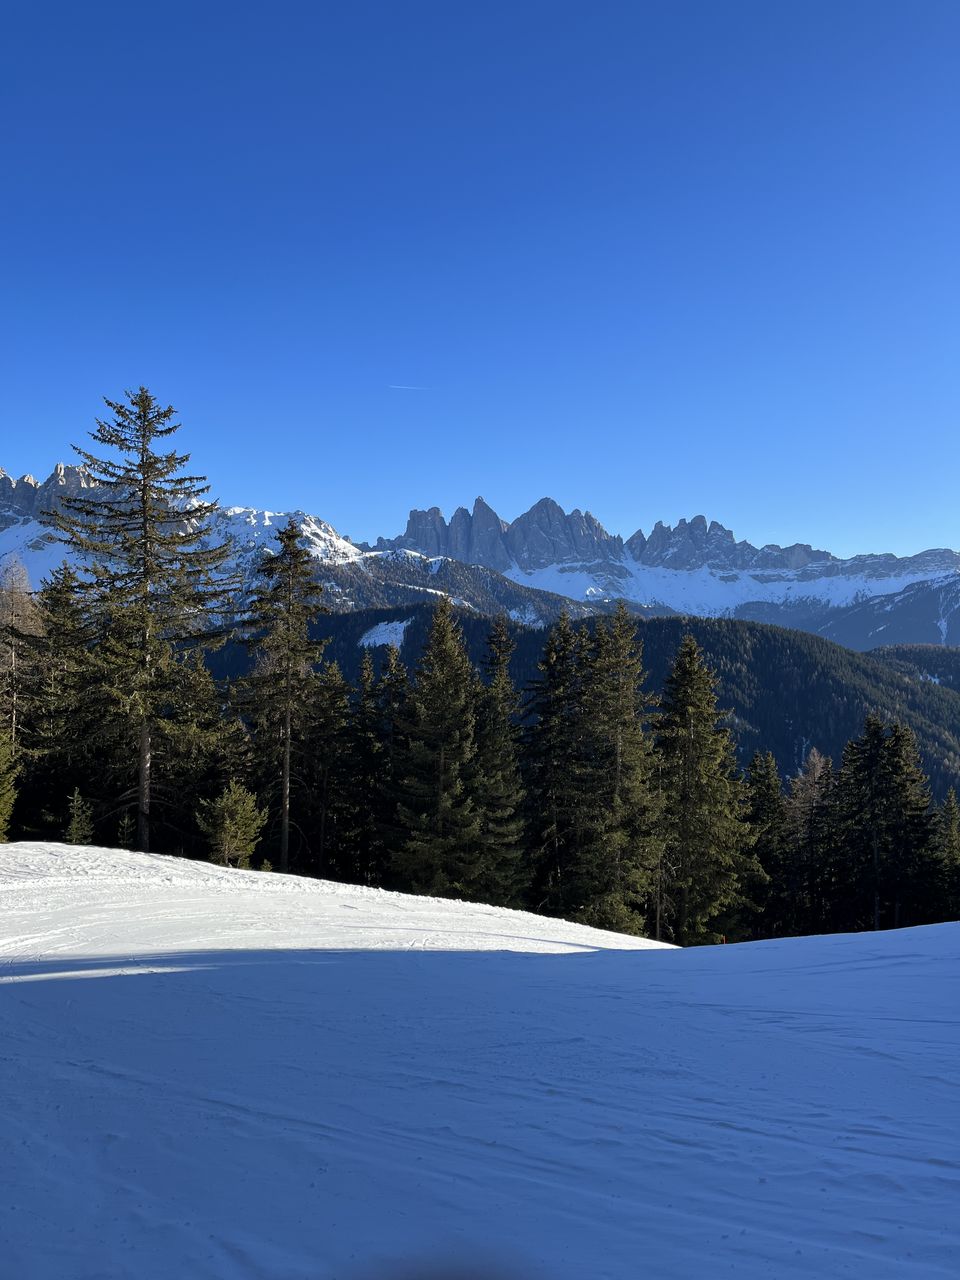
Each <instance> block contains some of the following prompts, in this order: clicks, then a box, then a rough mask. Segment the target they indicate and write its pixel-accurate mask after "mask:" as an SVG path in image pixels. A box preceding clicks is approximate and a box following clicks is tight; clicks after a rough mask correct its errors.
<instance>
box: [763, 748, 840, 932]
mask: <svg viewBox="0 0 960 1280" xmlns="http://www.w3.org/2000/svg"><path fill="white" fill-rule="evenodd" d="M835 846H836V776H835V774H834V771H833V762H832V761H831V760H830V758H829V757H828V756H824V755H821V753H820V752H819V751H818V750H817V748H816V747H812V748H811V749H810V751H809V752H808V753H807V757H806V759H805V760H804V762H803V768H802V769H801V770H800V772H799V773H797V774H795V775H794V777H792V778H791V779H790V782H789V789H788V793H787V798H786V801H785V804H784V822H783V832H782V841H781V857H780V862H779V867H778V869H777V871H776V872H774V871H771V873H770V874H771V881H770V886H769V890H768V894H767V909H766V918H765V936H767V937H787V936H796V935H801V934H808V933H822V932H823V931H824V930H825V929H828V928H829V927H830V919H831V907H830V903H831V900H832V898H833V895H834V883H833V882H834V850H835Z"/></svg>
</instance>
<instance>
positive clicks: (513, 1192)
mask: <svg viewBox="0 0 960 1280" xmlns="http://www.w3.org/2000/svg"><path fill="white" fill-rule="evenodd" d="M958 952H960V927H958V926H954V925H942V926H936V927H931V928H926V929H914V930H903V931H900V932H897V933H882V934H877V935H861V936H842V937H830V938H810V939H798V940H788V941H780V942H768V943H758V944H753V945H749V946H738V947H733V946H730V947H715V948H703V949H697V950H688V951H679V950H675V949H672V948H658V947H656V946H654V945H653V944H649V943H645V942H643V941H642V940H640V939H633V938H624V937H621V936H618V935H613V934H605V933H602V932H599V931H596V930H591V929H585V928H581V927H579V926H576V925H571V924H566V923H564V922H560V921H555V920H547V919H544V918H542V917H538V916H532V915H526V914H523V913H519V912H509V911H503V910H498V909H495V908H489V907H478V906H472V905H469V904H462V903H453V902H443V901H436V900H430V899H422V898H411V897H404V896H402V895H398V894H387V893H381V892H378V891H375V890H364V889H357V888H353V887H348V886H343V885H334V884H329V883H324V882H317V881H307V880H299V879H295V878H293V877H282V876H277V875H262V874H258V873H255V872H246V873H245V872H236V871H223V870H219V869H216V868H212V867H209V866H204V865H198V864H194V863H188V862H184V861H181V860H175V859H169V858H162V857H155V856H147V855H142V854H132V853H122V852H115V851H109V850H103V849H74V848H70V847H67V846H60V845H43V844H19V845H17V844H14V845H0V1098H2V1099H3V1106H2V1108H0V1274H2V1275H3V1276H4V1277H6V1276H9V1277H11V1278H12V1277H16V1278H17V1280H125V1278H127V1277H130V1278H131V1280H133V1278H136V1280H168V1278H169V1277H173V1276H177V1277H190V1280H200V1278H210V1280H214V1278H215V1280H254V1278H256V1280H399V1278H400V1277H403V1278H404V1280H413V1277H417V1280H427V1278H428V1277H429V1278H431V1280H464V1278H465V1277H467V1276H470V1277H475V1278H476V1280H481V1277H482V1278H483V1280H502V1278H503V1277H509V1278H510V1280H521V1278H522V1280H574V1278H576V1280H591V1278H594V1277H596V1278H598V1280H599V1278H602V1277H611V1278H613V1277H615V1278H616V1280H628V1278H629V1280H632V1278H633V1277H643V1276H649V1277H651V1280H654V1278H655V1280H672V1278H679V1277H683V1278H684V1280H688V1278H689V1280H693V1278H696V1280H700V1278H701V1277H707V1276H711V1277H712V1276H719V1275H734V1276H736V1277H738V1278H740V1280H755V1278H759V1277H765V1278H772V1280H781V1278H784V1280H787V1278H789V1277H800V1276H803V1277H834V1276H836V1277H864V1278H870V1280H885V1278H892V1277H897V1278H898V1280H900V1278H903V1277H910V1278H911V1280H912V1278H913V1277H946V1276H950V1277H953V1276H955V1275H956V1274H957V1259H958V1257H960V1226H958V1223H960V1214H958V1205H960V1034H958V1020H960V990H958V982H957V975H958Z"/></svg>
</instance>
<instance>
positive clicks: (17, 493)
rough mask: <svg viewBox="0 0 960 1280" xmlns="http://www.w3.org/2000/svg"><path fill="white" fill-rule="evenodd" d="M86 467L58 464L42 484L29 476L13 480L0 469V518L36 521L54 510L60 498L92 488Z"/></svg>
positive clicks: (91, 481)
mask: <svg viewBox="0 0 960 1280" xmlns="http://www.w3.org/2000/svg"><path fill="white" fill-rule="evenodd" d="M94 483H95V482H94V481H93V480H92V478H91V476H90V473H89V472H88V471H87V469H86V467H82V466H80V467H73V466H68V465H66V464H64V463H62V462H58V463H57V465H56V466H55V467H54V469H53V471H52V472H51V473H50V475H49V476H47V478H46V480H44V481H43V482H42V483H41V482H40V481H38V480H36V479H34V477H33V476H31V475H24V476H21V477H20V479H19V480H14V478H13V477H12V476H11V475H8V474H7V472H6V471H4V470H3V468H2V467H0V518H2V517H6V519H7V520H8V521H9V520H10V519H11V518H24V517H30V518H39V517H41V516H42V515H43V513H44V512H45V511H51V510H55V509H56V508H57V507H58V506H59V503H60V500H61V498H63V497H65V496H69V495H72V494H75V493H79V492H80V490H81V489H89V488H92V487H93V486H94Z"/></svg>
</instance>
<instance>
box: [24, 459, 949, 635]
mask: <svg viewBox="0 0 960 1280" xmlns="http://www.w3.org/2000/svg"><path fill="white" fill-rule="evenodd" d="M88 487H89V478H88V476H87V474H86V473H85V471H84V470H83V469H82V468H80V467H70V466H63V465H62V464H60V465H58V466H57V467H56V468H55V469H54V471H53V473H52V474H51V475H50V476H49V477H48V479H47V480H45V481H43V483H38V482H37V481H36V480H34V479H33V477H32V476H24V477H22V478H21V479H19V480H14V479H12V478H11V477H10V476H8V475H6V473H5V472H3V471H2V470H0V568H2V566H3V564H4V562H8V563H9V562H10V561H11V560H13V559H17V558H19V559H20V560H22V561H23V563H24V565H25V566H26V568H27V571H28V573H29V575H30V578H31V580H32V581H33V582H34V583H35V584H36V583H38V582H39V580H40V579H41V578H42V577H43V576H44V575H45V574H46V573H48V572H49V571H50V570H51V569H52V568H53V567H54V566H55V565H56V564H58V563H59V562H60V560H61V559H62V557H63V548H62V546H61V545H60V544H59V543H57V542H56V540H55V539H54V537H53V535H52V533H51V531H50V529H49V528H48V527H47V526H46V523H45V516H44V513H45V512H48V511H50V510H54V509H56V507H57V506H58V504H59V502H60V501H61V500H62V498H63V497H64V496H65V495H68V494H72V493H76V492H79V491H81V490H83V489H85V488H88ZM292 514H293V515H294V517H295V519H296V520H297V522H298V523H299V524H300V526H301V528H302V530H303V535H304V538H305V540H306V544H307V546H308V547H309V548H310V550H311V552H312V553H313V555H314V556H315V557H316V558H317V560H318V561H320V562H321V563H322V565H323V570H322V576H323V581H324V584H325V587H326V589H327V605H328V607H329V608H332V609H335V610H338V611H344V610H352V609H358V608H365V607H371V606H385V605H403V606H406V605H408V604H416V603H422V602H423V601H425V600H429V599H430V597H431V596H437V595H448V596H450V597H451V598H452V599H453V600H454V601H455V602H457V603H458V604H460V605H462V606H464V607H466V608H472V609H475V610H477V611H479V612H482V613H494V612H500V611H505V612H507V613H509V614H511V615H512V616H513V617H514V618H515V619H516V620H517V621H520V622H524V623H527V624H529V625H534V626H536V625H542V624H543V623H546V622H549V621H551V620H552V619H553V618H555V617H556V616H557V614H558V613H559V611H560V610H561V609H562V608H564V607H568V608H570V610H571V612H573V613H574V614H575V615H582V614H585V613H589V612H598V611H605V610H607V609H610V608H612V607H613V604H614V602H615V601H617V600H620V599H622V600H625V601H627V603H628V604H629V605H630V607H631V608H632V609H634V610H635V611H636V612H637V613H639V614H646V615H654V616H656V615H669V614H686V615H697V616H703V617H734V618H747V619H750V620H752V621H759V622H773V623H779V624H781V625H783V626H789V627H796V628H799V629H800V630H804V631H812V632H815V633H817V634H822V635H825V636H828V637H829V638H831V639H834V640H837V641H839V642H840V643H842V644H845V645H847V646H848V647H850V648H854V649H869V648H873V647H875V646H877V645H881V644H892V643H900V644H903V643H913V644H916V643H929V644H960V553H958V552H957V551H951V550H947V549H942V548H941V549H936V550H930V551H923V552H921V553H920V554H918V555H915V556H909V557H897V556H894V555H858V556H853V557H851V558H849V559H846V560H843V559H839V558H838V557H836V556H834V555H831V554H830V553H829V552H828V551H821V550H817V549H815V548H813V547H812V546H810V545H808V544H806V543H795V544H794V545H792V546H789V547H780V546H776V545H773V544H770V545H767V546H763V547H755V546H753V545H752V544H751V543H749V542H738V541H737V540H736V539H735V538H734V535H733V534H732V533H731V531H730V530H729V529H726V528H724V526H723V525H721V524H718V523H717V522H716V521H712V522H710V523H708V522H707V520H706V519H705V518H704V517H703V516H696V517H694V519H692V520H689V521H688V520H681V521H680V522H679V523H678V524H677V525H676V526H675V527H673V528H671V527H670V526H668V525H664V524H662V523H657V524H656V525H655V526H654V527H653V529H652V530H651V531H650V533H649V534H644V533H643V532H642V531H640V530H638V531H637V532H636V533H634V534H633V535H632V536H631V537H629V538H627V539H623V538H621V537H619V536H618V535H616V534H610V533H608V532H607V531H606V530H605V529H604V528H603V526H602V525H601V524H600V522H599V521H598V520H597V519H596V517H594V516H592V515H591V514H590V513H589V512H581V511H579V510H574V511H572V512H565V511H564V510H563V509H562V508H561V507H560V506H559V505H558V504H557V503H556V502H554V501H553V500H552V499H550V498H543V499H541V500H540V501H539V502H537V503H536V504H535V505H534V506H533V507H531V508H530V510H529V511H527V512H525V513H524V514H523V515H521V516H518V517H517V519H515V520H513V521H509V522H508V521H506V520H502V519H501V518H500V516H498V515H497V513H496V512H495V511H494V510H493V509H492V508H491V507H490V506H489V505H488V504H487V503H486V502H484V501H483V499H482V498H478V499H477V500H476V502H475V503H474V506H473V510H472V511H468V510H467V509H466V508H464V507H460V508H459V509H458V510H457V511H455V512H454V514H453V516H452V517H451V518H450V520H449V521H447V520H446V519H445V518H444V516H443V515H442V513H441V512H440V510H439V509H438V508H437V507H432V508H430V510H428V511H419V510H415V511H411V513H410V518H409V520H408V522H407V527H406V530H405V531H404V533H403V534H402V535H400V536H399V537H397V538H390V539H386V538H380V539H379V540H378V542H377V544H376V546H374V547H370V546H368V545H366V544H360V545H357V544H355V543H353V542H351V541H349V540H348V539H347V538H344V537H342V536H341V535H340V534H339V533H338V532H337V531H336V530H335V529H334V528H333V527H332V526H331V525H330V524H328V523H327V522H326V521H324V520H322V519H321V518H320V517H319V516H315V515H309V514H307V513H306V512H302V511H297V512H294V513H292ZM288 518H289V513H285V512H270V511H265V510H260V509H258V508H255V507H225V508H223V509H222V510H221V511H220V512H219V513H218V516H217V519H216V527H215V530H214V533H215V536H216V537H217V538H218V539H219V538H230V539H231V540H232V542H233V544H234V546H235V548H236V552H235V560H234V567H235V568H236V570H237V571H238V572H239V573H240V574H241V576H242V577H243V578H244V579H245V580H249V577H250V575H251V574H252V572H253V569H254V566H255V564H256V562H257V560H258V558H259V556H260V555H261V553H262V551H263V548H264V547H267V548H269V547H270V546H271V544H272V542H273V537H274V534H275V532H276V530H277V529H278V528H279V527H280V526H281V525H282V524H284V523H285V522H286V521H287V519H288Z"/></svg>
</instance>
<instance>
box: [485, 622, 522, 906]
mask: <svg viewBox="0 0 960 1280" xmlns="http://www.w3.org/2000/svg"><path fill="white" fill-rule="evenodd" d="M512 653H513V640H512V638H511V636H510V629H509V627H508V626H507V622H506V619H505V618H503V617H499V618H497V619H496V620H495V621H494V623H493V626H492V628H491V630H490V633H489V635H488V637H487V655H486V659H485V662H484V667H485V670H486V676H487V684H486V686H485V687H484V688H482V689H481V690H480V691H479V693H478V699H477V721H476V756H475V759H474V764H473V770H474V777H475V786H476V795H477V805H478V810H479V817H480V833H479V841H480V866H479V869H478V873H477V876H476V877H475V879H474V882H473V886H472V892H473V895H474V896H476V897H477V898H478V899H479V900H480V901H481V902H489V903H492V904H494V905H498V906H518V905H519V904H520V902H521V901H522V899H523V894H524V891H525V890H526V887H527V883H528V880H529V872H528V869H527V867H526V865H525V856H524V855H525V839H524V837H525V831H524V821H523V807H524V793H523V786H522V783H521V781H520V765H519V730H518V728H517V718H518V715H519V699H518V697H517V691H516V689H515V688H514V686H513V681H512V680H511V678H510V656H511V654H512Z"/></svg>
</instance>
